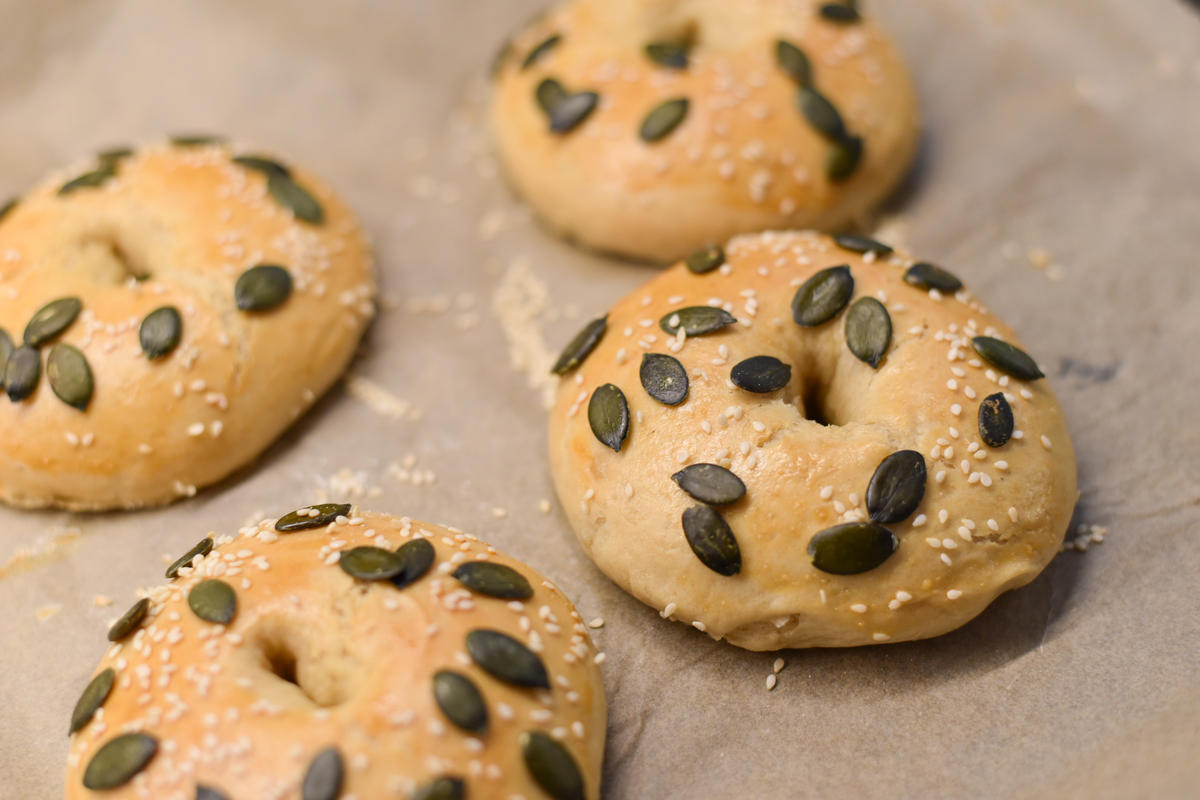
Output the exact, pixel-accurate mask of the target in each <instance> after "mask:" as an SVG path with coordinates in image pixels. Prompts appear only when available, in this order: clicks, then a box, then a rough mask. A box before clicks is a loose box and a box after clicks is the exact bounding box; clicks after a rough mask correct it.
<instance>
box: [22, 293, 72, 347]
mask: <svg viewBox="0 0 1200 800" xmlns="http://www.w3.org/2000/svg"><path fill="white" fill-rule="evenodd" d="M82 308H83V303H82V302H80V300H79V298H78V297H60V298H58V299H57V300H51V301H50V302H49V303H46V305H44V306H42V307H41V308H39V309H38V310H37V311H35V312H33V316H32V317H30V318H29V324H28V325H26V326H25V336H24V339H25V344H28V345H32V346H33V347H40V346H41V345H43V344H45V343H46V342H48V341H50V340H51V339H53V338H54V337H55V336H58V335H59V334H60V333H62V332H63V331H65V330H66V329H67V328H69V327H70V326H71V323H72V322H74V321H75V318H76V317H78V316H79V312H80V310H81V309H82Z"/></svg>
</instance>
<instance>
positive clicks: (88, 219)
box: [0, 140, 375, 509]
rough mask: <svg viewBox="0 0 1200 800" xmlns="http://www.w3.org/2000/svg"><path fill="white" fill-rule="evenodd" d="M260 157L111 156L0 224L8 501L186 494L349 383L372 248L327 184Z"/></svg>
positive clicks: (148, 150) (214, 148)
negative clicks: (335, 386)
mask: <svg viewBox="0 0 1200 800" xmlns="http://www.w3.org/2000/svg"><path fill="white" fill-rule="evenodd" d="M258 152H259V151H257V150H253V149H245V148H235V147H232V146H230V145H228V144H225V143H222V142H218V141H210V140H183V141H182V143H179V144H164V145H155V146H149V147H145V148H141V149H138V150H137V151H132V150H118V151H111V152H109V153H105V154H102V155H101V156H100V157H98V158H97V159H94V160H92V161H90V162H88V163H87V164H84V165H77V166H76V167H75V168H74V169H72V170H70V171H62V172H58V173H56V174H54V175H52V176H51V177H50V178H48V179H47V180H46V181H44V182H43V183H42V184H41V185H40V186H38V187H36V188H35V189H33V190H32V191H31V192H29V193H28V194H26V195H25V196H23V197H22V198H20V200H19V201H17V202H16V203H15V205H12V206H11V207H9V208H8V211H7V213H6V214H4V215H3V216H2V217H0V327H2V328H3V329H4V331H5V335H3V336H0V345H3V346H0V363H7V367H6V368H5V369H4V371H3V372H4V379H5V383H6V390H7V393H8V395H9V398H11V402H10V401H9V400H2V401H0V442H2V444H0V498H2V499H3V500H4V501H6V502H9V503H12V504H15V505H20V506H47V505H53V506H62V507H67V508H73V509H103V508H117V507H133V506H142V505H153V504H160V503H165V502H169V501H171V500H172V499H175V498H178V497H181V496H186V495H190V494H192V493H194V492H195V490H196V487H198V486H203V485H206V484H209V483H212V482H214V481H216V480H218V479H220V478H222V477H224V476H225V475H227V474H229V473H230V472H231V471H233V470H234V469H236V468H237V467H239V466H241V465H243V464H245V463H247V462H248V461H250V460H251V459H252V458H253V457H254V456H255V455H256V454H258V453H259V452H260V451H261V450H263V449H264V448H265V447H266V446H267V444H269V443H270V442H271V441H272V440H273V439H274V438H275V437H276V436H278V435H279V433H280V432H282V431H283V429H284V428H286V427H287V426H288V425H289V424H290V423H291V422H292V420H294V419H295V418H296V417H297V416H298V415H299V414H300V413H301V412H302V411H304V410H305V409H306V408H308V407H309V406H310V405H311V404H312V403H313V401H314V400H315V398H316V397H317V396H318V395H320V394H321V393H322V392H324V391H325V389H327V388H328V387H329V385H330V384H331V383H332V382H333V381H334V380H335V378H336V377H337V376H338V374H339V373H340V372H341V371H342V370H343V369H344V367H345V366H346V364H347V363H348V361H349V360H350V357H351V356H352V354H353V352H354V349H355V347H356V346H357V343H358V341H359V339H360V337H361V334H362V332H363V329H364V328H365V326H366V324H367V322H368V321H369V320H370V318H371V317H372V315H373V313H374V309H373V298H374V295H375V285H374V277H373V270H372V263H371V256H370V252H369V248H368V245H367V241H366V237H365V235H364V234H363V231H362V229H361V228H360V227H359V225H358V222H357V221H356V220H355V218H354V217H353V215H352V214H351V212H350V210H349V209H348V208H347V207H346V205H345V204H344V203H343V202H342V201H341V200H340V199H339V198H338V197H337V196H336V195H334V194H333V193H332V192H331V191H330V190H329V189H328V188H327V187H326V186H325V185H324V184H323V183H322V182H321V181H319V180H318V179H317V178H315V177H314V176H312V175H310V174H308V173H307V172H304V171H302V170H300V169H296V168H289V167H286V166H284V165H282V164H280V163H279V162H277V161H274V160H270V159H266V158H263V157H262V156H260V155H258ZM10 344H11V346H10ZM22 345H31V346H28V347H23V346H22ZM14 347H15V348H16V349H13V348H14ZM36 351H40V352H36Z"/></svg>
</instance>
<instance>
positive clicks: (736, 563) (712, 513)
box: [683, 506, 742, 577]
mask: <svg viewBox="0 0 1200 800" xmlns="http://www.w3.org/2000/svg"><path fill="white" fill-rule="evenodd" d="M683 534H684V536H686V537H687V543H688V545H689V546H690V547H691V548H692V552H693V553H695V554H696V558H698V559H700V563H701V564H703V565H704V566H706V567H708V568H709V569H711V570H712V571H713V572H715V573H717V574H718V575H725V576H726V577H728V576H730V575H736V574H738V572H740V571H741V569H742V551H741V548H739V547H738V543H737V539H736V538H735V537H734V535H733V531H732V530H730V528H729V523H727V522H726V521H725V518H724V517H722V516H721V515H720V514H719V513H717V511H716V509H713V508H711V507H710V506H692V507H691V508H689V509H688V510H687V511H684V512H683Z"/></svg>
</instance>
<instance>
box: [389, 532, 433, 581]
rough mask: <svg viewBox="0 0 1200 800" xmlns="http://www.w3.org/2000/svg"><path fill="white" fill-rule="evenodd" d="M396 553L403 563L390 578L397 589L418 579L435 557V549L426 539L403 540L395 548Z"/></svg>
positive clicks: (426, 570)
mask: <svg viewBox="0 0 1200 800" xmlns="http://www.w3.org/2000/svg"><path fill="white" fill-rule="evenodd" d="M396 555H397V556H399V557H400V561H401V562H402V563H403V564H404V567H403V568H402V569H401V570H400V572H398V573H397V574H396V576H395V577H394V578H392V585H393V586H395V587H396V588H397V589H403V588H404V587H405V586H409V585H410V584H413V583H416V582H417V581H419V580H420V579H421V578H422V577H423V576H424V575H425V573H426V572H428V571H429V568H430V567H432V566H433V562H434V561H435V560H436V559H437V551H436V550H434V548H433V545H431V544H430V543H429V541H428V540H426V539H413V540H412V541H411V542H405V543H404V544H402V545H400V547H398V548H396Z"/></svg>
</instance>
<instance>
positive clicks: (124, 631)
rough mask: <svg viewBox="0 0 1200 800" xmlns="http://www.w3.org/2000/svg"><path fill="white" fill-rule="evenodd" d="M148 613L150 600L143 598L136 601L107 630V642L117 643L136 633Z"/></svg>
mask: <svg viewBox="0 0 1200 800" xmlns="http://www.w3.org/2000/svg"><path fill="white" fill-rule="evenodd" d="M149 611H150V598H148V597H143V598H142V599H141V600H138V601H137V602H136V603H134V604H133V605H132V606H130V607H129V610H128V611H126V612H125V613H124V614H122V615H121V618H120V619H118V620H117V621H116V622H114V623H113V624H112V627H111V628H109V629H108V640H109V641H110V642H119V641H121V640H122V639H124V638H125V637H126V636H128V635H129V634H131V633H133V632H134V631H136V630H137V629H138V628H139V627H140V626H141V624H142V620H144V619H145V618H146V614H147V613H148V612H149Z"/></svg>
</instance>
